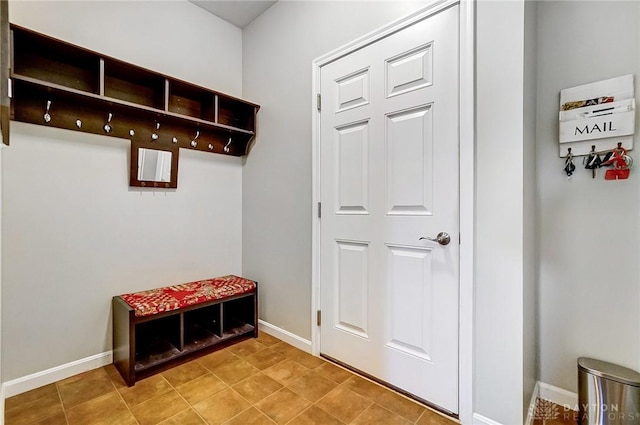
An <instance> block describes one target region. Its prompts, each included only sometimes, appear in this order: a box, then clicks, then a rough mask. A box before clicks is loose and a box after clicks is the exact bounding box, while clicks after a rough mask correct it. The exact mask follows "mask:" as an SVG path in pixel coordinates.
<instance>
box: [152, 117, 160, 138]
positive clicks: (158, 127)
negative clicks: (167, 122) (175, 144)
mask: <svg viewBox="0 0 640 425" xmlns="http://www.w3.org/2000/svg"><path fill="white" fill-rule="evenodd" d="M159 129H160V123H159V122H158V121H156V131H158V130H159ZM151 140H158V133H155V132H154V133H153V134H152V135H151Z"/></svg>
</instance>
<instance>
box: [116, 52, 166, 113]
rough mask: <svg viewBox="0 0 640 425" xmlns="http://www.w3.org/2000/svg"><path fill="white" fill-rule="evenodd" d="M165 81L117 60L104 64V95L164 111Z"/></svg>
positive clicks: (158, 76) (151, 73)
mask: <svg viewBox="0 0 640 425" xmlns="http://www.w3.org/2000/svg"><path fill="white" fill-rule="evenodd" d="M164 90H165V79H164V78H163V77H162V76H160V75H158V74H156V73H153V72H151V71H147V70H146V69H143V68H139V67H137V66H133V65H129V64H127V63H124V62H120V61H115V60H105V63H104V95H105V96H106V97H110V98H114V99H120V100H124V101H127V102H131V103H134V104H138V105H142V106H147V107H149V108H154V109H158V110H164V106H165V105H164V98H165V96H164Z"/></svg>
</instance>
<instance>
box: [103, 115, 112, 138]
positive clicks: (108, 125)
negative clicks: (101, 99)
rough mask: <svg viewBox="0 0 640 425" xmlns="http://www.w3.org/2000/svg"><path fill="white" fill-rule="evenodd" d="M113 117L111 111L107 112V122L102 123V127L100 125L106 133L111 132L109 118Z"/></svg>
mask: <svg viewBox="0 0 640 425" xmlns="http://www.w3.org/2000/svg"><path fill="white" fill-rule="evenodd" d="M112 118H113V114H112V113H111V112H109V116H108V118H107V123H106V124H105V125H104V127H102V128H103V129H104V131H105V132H107V133H111V130H112V128H111V119H112Z"/></svg>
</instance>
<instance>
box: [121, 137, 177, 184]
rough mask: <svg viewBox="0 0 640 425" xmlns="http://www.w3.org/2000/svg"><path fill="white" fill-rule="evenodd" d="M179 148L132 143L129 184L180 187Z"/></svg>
mask: <svg viewBox="0 0 640 425" xmlns="http://www.w3.org/2000/svg"><path fill="white" fill-rule="evenodd" d="M178 152H179V150H178V149H177V148H169V147H164V146H153V147H148V146H142V145H138V144H135V143H131V168H130V179H129V185H130V186H135V187H154V188H170V189H175V188H177V187H178Z"/></svg>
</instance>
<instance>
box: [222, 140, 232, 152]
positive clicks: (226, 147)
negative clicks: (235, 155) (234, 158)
mask: <svg viewBox="0 0 640 425" xmlns="http://www.w3.org/2000/svg"><path fill="white" fill-rule="evenodd" d="M230 144H231V137H229V141H228V142H227V144H226V145H224V148H223V149H224V151H225V152H226V153H229V150H230V149H229V145H230Z"/></svg>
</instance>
